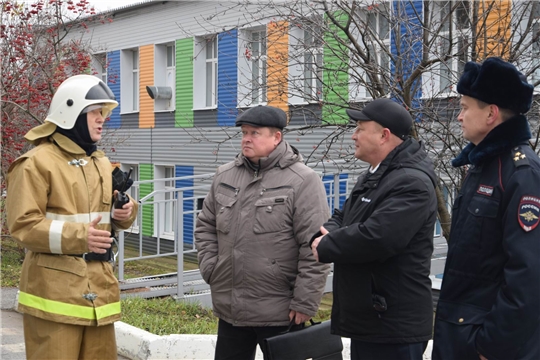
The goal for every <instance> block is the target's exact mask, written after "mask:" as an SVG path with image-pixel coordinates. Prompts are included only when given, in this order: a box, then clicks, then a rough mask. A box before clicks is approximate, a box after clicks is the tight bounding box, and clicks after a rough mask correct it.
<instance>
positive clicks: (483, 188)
mask: <svg viewBox="0 0 540 360" xmlns="http://www.w3.org/2000/svg"><path fill="white" fill-rule="evenodd" d="M476 192H477V193H479V194H482V195H486V196H491V195H493V186H487V185H480V186H479V187H478V190H476Z"/></svg>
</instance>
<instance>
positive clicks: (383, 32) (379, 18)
mask: <svg viewBox="0 0 540 360" xmlns="http://www.w3.org/2000/svg"><path fill="white" fill-rule="evenodd" d="M389 14H390V11H389V10H388V11H384V10H382V9H380V8H378V7H372V8H368V9H367V10H366V23H367V26H368V28H369V30H370V33H371V37H372V38H371V39H370V40H369V41H368V51H369V54H370V55H371V56H373V58H374V62H375V64H376V68H377V72H378V73H379V75H377V77H378V78H379V81H380V82H381V84H383V86H384V92H385V93H388V92H389V87H388V83H387V81H386V80H385V79H384V77H383V74H385V73H390V26H389V23H388V18H387V16H388V15H389ZM366 83H367V85H368V86H369V85H370V84H371V83H372V78H370V77H369V76H367V77H366Z"/></svg>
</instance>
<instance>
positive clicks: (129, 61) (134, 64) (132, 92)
mask: <svg viewBox="0 0 540 360" xmlns="http://www.w3.org/2000/svg"><path fill="white" fill-rule="evenodd" d="M135 59H136V61H134V60H135ZM120 68H121V71H120V77H121V81H120V113H121V114H131V113H137V112H139V106H140V103H139V98H140V91H139V89H140V74H139V69H140V52H139V48H131V49H124V50H121V52H120Z"/></svg>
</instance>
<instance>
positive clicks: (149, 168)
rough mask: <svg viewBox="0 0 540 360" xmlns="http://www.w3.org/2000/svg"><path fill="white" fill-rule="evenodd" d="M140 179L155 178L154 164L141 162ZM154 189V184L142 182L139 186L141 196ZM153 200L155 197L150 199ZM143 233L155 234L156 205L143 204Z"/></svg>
mask: <svg viewBox="0 0 540 360" xmlns="http://www.w3.org/2000/svg"><path fill="white" fill-rule="evenodd" d="M139 176H140V180H141V181H142V180H154V165H152V164H140V165H139ZM152 191H154V184H141V185H140V188H139V193H140V198H143V197H145V196H146V195H148V194H150V193H151V192H152ZM149 200H150V201H152V200H153V199H149ZM142 216H143V219H142V233H143V235H144V236H153V235H154V205H153V204H148V205H143V208H142Z"/></svg>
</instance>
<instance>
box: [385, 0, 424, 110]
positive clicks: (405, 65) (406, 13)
mask: <svg viewBox="0 0 540 360" xmlns="http://www.w3.org/2000/svg"><path fill="white" fill-rule="evenodd" d="M394 11H395V12H396V14H397V16H398V18H400V19H405V18H406V19H407V21H402V22H401V23H402V24H401V25H400V26H399V31H400V33H401V36H400V37H399V39H400V43H399V44H396V43H395V39H396V36H395V35H392V54H393V55H394V56H398V54H399V57H400V58H401V64H400V66H401V67H402V73H403V74H404V76H403V78H404V80H406V79H407V78H408V77H409V76H410V74H412V72H413V70H414V69H415V68H417V67H418V65H419V64H420V61H421V60H422V26H421V18H422V16H423V15H422V11H423V3H422V1H419V0H414V1H394ZM391 71H392V74H395V72H396V64H395V63H392V64H391ZM396 86H399V84H396ZM421 97H422V84H421V79H420V78H418V79H417V80H416V81H415V82H414V84H413V100H412V104H411V105H412V107H413V108H416V109H419V108H420V106H421V104H420V98H421Z"/></svg>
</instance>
